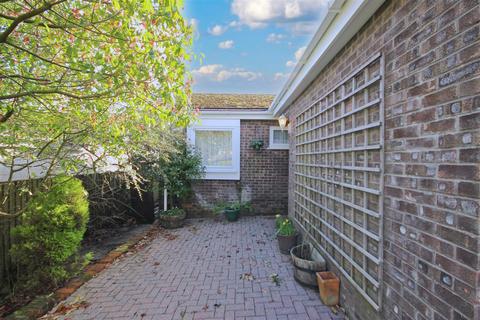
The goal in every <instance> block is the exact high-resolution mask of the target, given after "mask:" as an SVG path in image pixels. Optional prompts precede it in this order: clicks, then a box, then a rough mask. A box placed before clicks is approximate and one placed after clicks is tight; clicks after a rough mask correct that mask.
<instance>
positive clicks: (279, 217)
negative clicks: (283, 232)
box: [275, 214, 288, 229]
mask: <svg viewBox="0 0 480 320" xmlns="http://www.w3.org/2000/svg"><path fill="white" fill-rule="evenodd" d="M286 219H288V218H287V216H282V215H281V214H277V215H275V228H277V229H278V228H280V226H281V225H282V222H283V221H285V220H286Z"/></svg>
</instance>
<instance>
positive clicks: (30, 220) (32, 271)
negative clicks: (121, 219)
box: [11, 176, 89, 291]
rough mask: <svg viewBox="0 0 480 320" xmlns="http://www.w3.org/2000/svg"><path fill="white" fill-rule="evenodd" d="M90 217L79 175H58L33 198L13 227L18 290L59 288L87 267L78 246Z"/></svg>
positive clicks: (13, 251) (12, 252) (13, 253)
mask: <svg viewBox="0 0 480 320" xmlns="http://www.w3.org/2000/svg"><path fill="white" fill-rule="evenodd" d="M88 216H89V211H88V200H87V192H86V191H85V189H84V187H83V185H82V182H81V181H80V180H78V179H76V178H72V177H66V176H58V177H55V178H53V182H52V186H51V188H49V190H48V191H46V192H40V193H38V194H36V195H35V196H34V197H33V198H32V200H31V201H30V202H29V203H28V205H27V208H26V210H25V211H24V212H23V214H22V215H21V217H20V223H19V225H18V226H16V227H15V228H13V230H12V234H13V236H14V239H15V244H14V245H13V246H12V248H11V254H12V257H13V258H14V259H15V261H16V262H17V264H18V279H17V289H19V290H20V291H24V290H28V291H31V290H33V291H37V290H39V289H41V290H45V289H46V288H53V287H56V286H57V285H59V284H60V283H61V282H62V281H65V280H66V279H68V278H69V277H71V276H72V275H73V274H74V273H75V272H77V271H78V270H79V269H80V268H81V267H83V266H84V264H85V263H86V260H85V257H80V256H79V255H78V249H79V247H80V243H81V241H82V239H83V235H84V233H85V230H86V225H87V222H88Z"/></svg>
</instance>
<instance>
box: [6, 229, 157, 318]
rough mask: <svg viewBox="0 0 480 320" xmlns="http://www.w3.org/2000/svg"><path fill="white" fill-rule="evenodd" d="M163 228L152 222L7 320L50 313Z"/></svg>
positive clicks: (36, 316)
mask: <svg viewBox="0 0 480 320" xmlns="http://www.w3.org/2000/svg"><path fill="white" fill-rule="evenodd" d="M162 229H163V228H162V227H160V226H159V225H158V224H157V223H154V224H152V225H151V226H150V227H149V228H148V229H147V230H145V231H144V232H143V233H141V234H138V235H134V236H132V237H131V238H129V239H128V240H127V241H126V242H125V243H124V244H122V245H119V246H118V247H116V248H115V249H113V250H111V251H110V252H109V253H108V254H107V255H106V256H105V257H103V258H102V259H100V260H99V261H97V262H94V263H90V264H89V265H87V266H86V267H85V268H84V269H83V271H82V272H81V273H80V274H79V275H77V276H75V277H73V278H72V279H70V280H68V281H67V283H66V284H65V286H63V287H62V288H59V289H56V290H55V291H54V292H51V293H49V294H45V295H40V296H37V297H35V298H34V299H33V300H32V301H30V302H29V303H28V304H26V305H24V306H23V307H21V308H20V309H18V310H16V311H15V312H13V313H11V314H9V315H8V316H6V317H5V320H20V319H21V320H27V319H28V320H30V319H37V318H39V317H42V316H43V315H45V314H46V313H48V312H49V311H50V310H51V309H52V308H53V307H54V306H55V305H56V304H58V303H60V302H62V301H64V300H65V299H67V298H68V297H69V296H70V295H72V294H73V293H74V292H75V291H77V290H78V289H79V288H80V287H81V286H82V285H84V284H85V283H86V282H87V281H89V280H90V279H92V278H94V277H95V276H96V275H98V274H99V273H100V272H102V271H103V270H104V269H106V268H107V267H109V266H110V265H111V264H112V263H113V262H114V261H115V260H117V259H118V258H120V257H121V256H123V255H124V254H125V253H127V252H129V251H130V250H131V249H133V248H135V246H136V245H137V244H139V243H140V241H142V240H144V239H145V240H147V239H151V237H152V236H153V235H154V234H155V233H156V232H158V231H161V230H162Z"/></svg>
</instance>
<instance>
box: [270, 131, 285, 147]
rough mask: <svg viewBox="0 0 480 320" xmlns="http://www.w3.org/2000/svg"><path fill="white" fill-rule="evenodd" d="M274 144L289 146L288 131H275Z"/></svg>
mask: <svg viewBox="0 0 480 320" xmlns="http://www.w3.org/2000/svg"><path fill="white" fill-rule="evenodd" d="M273 143H274V144H288V130H273Z"/></svg>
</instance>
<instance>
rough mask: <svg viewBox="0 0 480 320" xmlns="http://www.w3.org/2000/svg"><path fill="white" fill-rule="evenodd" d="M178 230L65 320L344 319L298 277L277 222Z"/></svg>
mask: <svg viewBox="0 0 480 320" xmlns="http://www.w3.org/2000/svg"><path fill="white" fill-rule="evenodd" d="M173 233H174V234H176V235H178V238H177V239H175V240H166V239H165V238H163V237H161V236H160V237H158V238H156V239H155V240H153V242H152V243H151V245H149V246H148V247H146V248H144V249H142V250H141V251H140V252H138V253H136V254H132V255H130V256H127V257H124V258H122V259H120V260H119V261H117V262H116V263H114V264H113V265H112V266H110V267H109V268H108V269H106V270H104V271H103V272H101V273H100V274H99V276H98V277H96V278H94V279H92V280H90V281H89V282H87V283H86V284H85V285H84V286H83V287H81V288H80V289H79V290H78V291H77V292H76V293H75V294H74V295H73V296H71V297H70V298H69V299H68V300H67V302H66V303H70V304H71V303H74V302H77V303H78V302H79V301H80V302H83V301H86V302H87V304H85V305H88V307H87V308H80V309H77V310H75V311H74V312H72V313H70V314H68V315H67V316H64V318H65V319H295V320H298V319H319V320H331V319H343V317H342V316H340V315H334V314H333V313H332V312H331V311H330V308H328V307H326V306H324V305H322V303H321V301H320V299H319V297H318V293H317V291H315V290H312V289H308V288H303V287H302V286H300V285H298V284H297V283H296V282H295V281H294V280H293V276H292V267H291V265H290V262H289V259H290V258H289V257H288V256H284V255H282V254H280V252H279V251H278V248H277V243H276V241H275V240H274V220H273V219H269V218H265V217H245V218H241V219H240V220H239V221H238V222H236V223H226V222H224V221H213V220H191V221H189V223H188V226H186V227H184V228H182V229H179V230H175V231H173ZM273 273H277V274H278V275H279V278H280V281H281V282H280V285H279V286H277V285H276V284H275V283H273V282H272V279H271V275H272V274H273ZM244 274H251V275H252V276H253V277H254V278H255V279H249V277H248V276H246V277H244V278H246V279H241V278H242V275H244Z"/></svg>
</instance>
